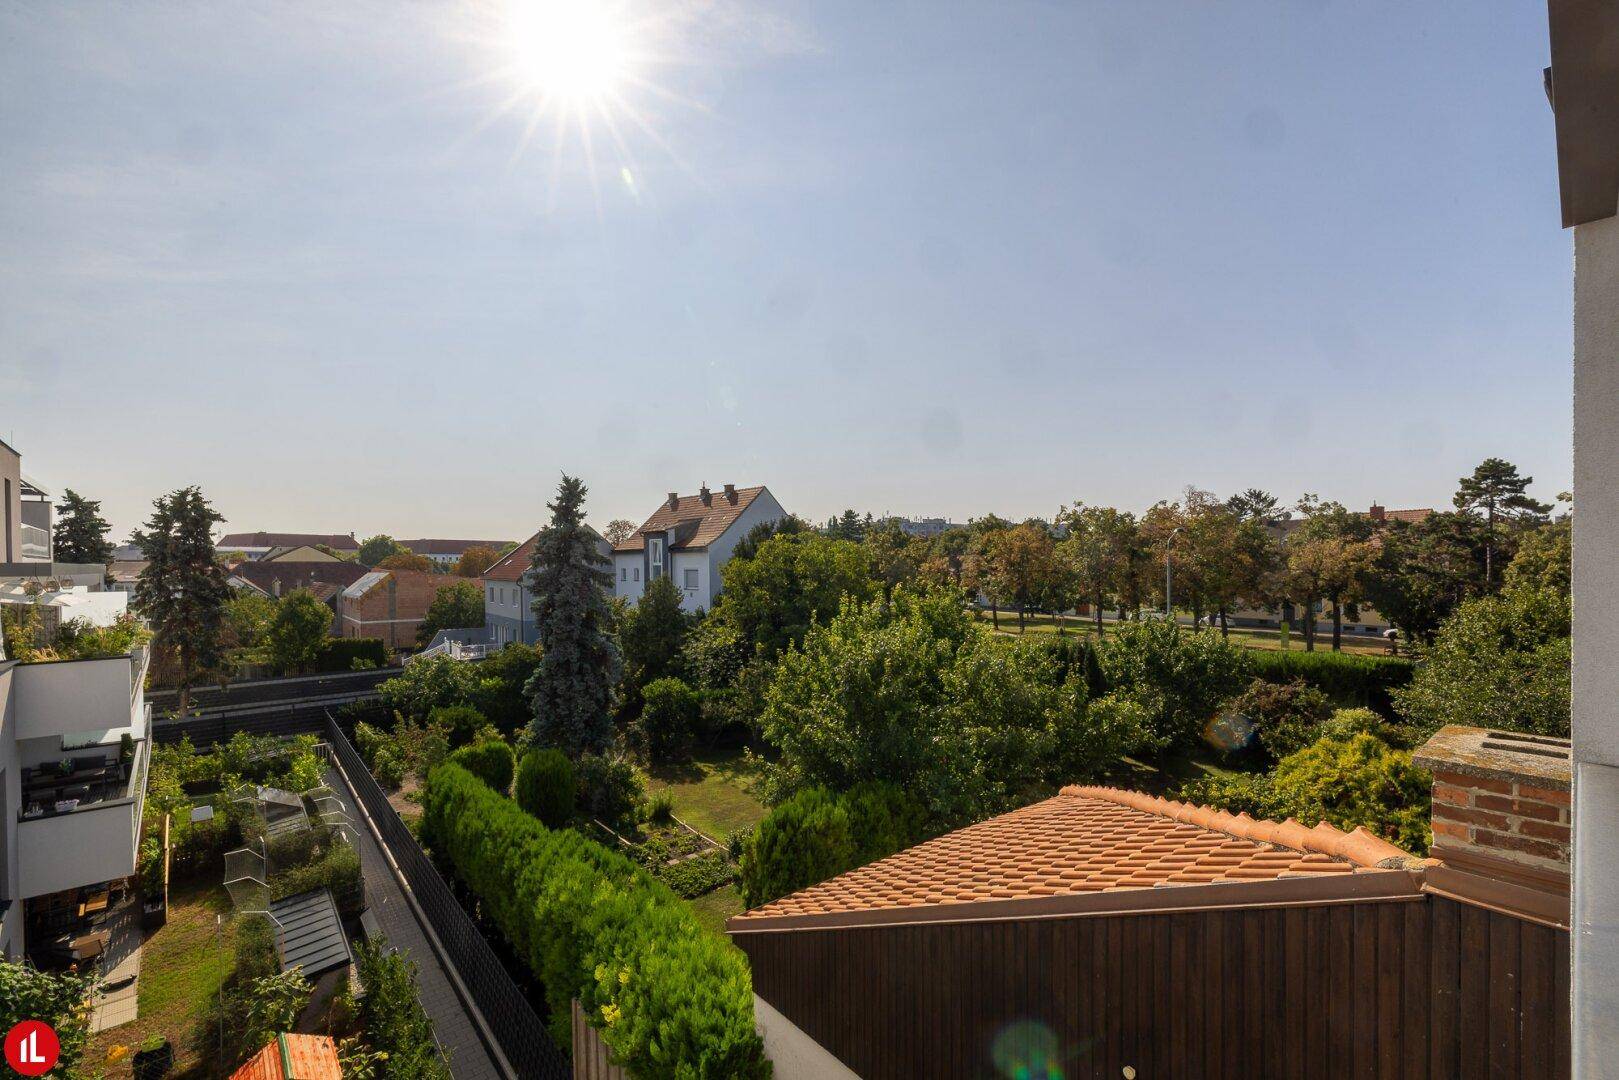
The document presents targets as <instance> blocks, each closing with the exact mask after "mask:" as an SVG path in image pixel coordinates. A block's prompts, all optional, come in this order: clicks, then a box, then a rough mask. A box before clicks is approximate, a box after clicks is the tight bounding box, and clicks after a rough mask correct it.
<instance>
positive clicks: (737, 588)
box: [709, 533, 876, 659]
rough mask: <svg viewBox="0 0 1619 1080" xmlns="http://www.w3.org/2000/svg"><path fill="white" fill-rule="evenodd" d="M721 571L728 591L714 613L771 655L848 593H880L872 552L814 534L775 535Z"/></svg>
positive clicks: (831, 611)
mask: <svg viewBox="0 0 1619 1080" xmlns="http://www.w3.org/2000/svg"><path fill="white" fill-rule="evenodd" d="M721 576H722V578H723V580H724V583H725V590H724V592H722V593H721V594H720V600H719V602H718V603H716V604H715V605H714V610H713V611H712V612H711V613H710V616H709V618H710V619H711V620H712V619H719V620H721V621H722V622H726V623H729V624H730V625H732V626H734V627H736V628H737V630H738V631H740V632H741V634H742V637H743V639H744V640H745V641H746V642H747V643H748V645H749V646H750V651H754V650H757V651H758V652H760V653H762V654H763V655H764V657H765V658H766V659H772V658H774V657H775V656H777V655H779V654H780V653H781V651H782V650H783V649H785V648H787V647H788V646H789V645H791V644H792V643H793V642H795V641H800V640H802V639H803V637H804V634H805V632H806V631H807V630H808V629H809V627H810V624H811V623H812V622H814V621H816V620H818V619H819V620H825V619H829V618H831V617H832V616H833V615H834V614H836V613H837V611H838V607H839V605H840V604H841V603H842V602H843V598H844V597H845V596H852V597H854V598H856V599H858V600H865V599H867V598H869V597H871V596H873V595H875V593H876V582H875V581H874V580H873V577H872V572H871V554H870V552H868V551H867V550H866V549H865V548H864V547H862V546H861V545H860V544H857V543H855V542H853V541H850V540H834V539H830V538H828V537H825V536H820V535H817V534H814V533H794V534H789V535H778V536H773V537H771V538H770V539H769V540H766V541H765V542H764V543H762V544H760V545H759V550H758V552H757V554H755V555H754V557H753V558H751V559H738V558H732V559H731V561H730V562H728V563H726V564H725V567H724V569H723V570H722V571H721Z"/></svg>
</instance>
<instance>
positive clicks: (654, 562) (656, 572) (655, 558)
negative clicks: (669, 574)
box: [647, 536, 663, 581]
mask: <svg viewBox="0 0 1619 1080" xmlns="http://www.w3.org/2000/svg"><path fill="white" fill-rule="evenodd" d="M647 555H648V556H649V558H650V560H651V569H650V571H649V572H648V574H647V576H648V577H649V578H650V579H651V580H653V581H656V580H657V579H658V578H660V577H662V576H663V537H661V536H654V537H653V538H652V539H651V540H648V541H647Z"/></svg>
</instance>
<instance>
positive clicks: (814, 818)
mask: <svg viewBox="0 0 1619 1080" xmlns="http://www.w3.org/2000/svg"><path fill="white" fill-rule="evenodd" d="M924 831H925V829H924V814H923V811H922V809H921V807H920V806H919V805H918V804H917V803H915V802H914V801H913V800H911V799H909V798H908V797H907V796H906V795H905V793H904V792H903V791H901V790H900V789H899V788H897V787H895V786H893V785H892V784H880V783H868V784H857V785H856V786H854V787H852V788H850V789H849V790H848V791H846V792H844V793H843V794H842V795H834V794H832V793H831V792H830V791H828V790H827V789H826V788H822V787H814V788H806V789H804V790H803V791H801V792H799V793H798V794H797V795H794V796H793V797H792V798H790V799H787V800H785V801H784V802H782V803H781V804H780V805H779V806H777V807H776V808H775V809H774V810H772V811H771V812H770V813H769V815H767V816H766V817H765V819H764V820H763V821H761V822H760V823H759V827H758V829H756V830H755V831H754V834H753V836H752V837H750V838H749V839H748V840H747V841H746V842H745V843H744V845H743V850H742V875H741V877H742V900H743V903H745V904H747V906H748V907H750V908H756V907H758V906H759V905H761V904H768V903H769V902H770V901H772V900H777V899H780V898H781V897H783V896H786V895H787V894H788V893H792V892H797V891H798V890H799V889H802V888H805V887H807V886H810V885H814V884H815V883H817V882H820V881H825V880H826V879H827V878H831V877H836V876H837V875H839V874H841V873H843V872H844V871H846V870H853V869H854V868H855V867H857V866H864V865H866V864H867V863H870V862H875V861H877V860H878V859H881V858H884V857H886V856H889V855H892V854H893V853H894V852H896V851H899V850H900V849H901V848H905V847H909V846H910V845H912V844H914V843H917V842H918V841H920V840H921V839H922V838H923V835H924Z"/></svg>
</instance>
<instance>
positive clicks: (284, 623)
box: [264, 589, 332, 671]
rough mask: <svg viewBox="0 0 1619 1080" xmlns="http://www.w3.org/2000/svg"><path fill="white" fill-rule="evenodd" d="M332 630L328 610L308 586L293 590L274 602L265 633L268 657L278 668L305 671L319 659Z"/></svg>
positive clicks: (330, 613) (329, 611)
mask: <svg viewBox="0 0 1619 1080" xmlns="http://www.w3.org/2000/svg"><path fill="white" fill-rule="evenodd" d="M331 631H332V609H331V608H329V607H327V606H326V603H325V601H323V600H321V599H320V597H318V596H316V595H315V594H314V593H312V592H310V591H309V590H308V589H294V590H293V591H292V592H290V593H288V594H287V595H286V596H283V597H282V598H281V602H280V603H279V604H277V605H276V609H275V618H273V619H272V620H271V621H270V626H269V629H268V630H267V631H266V632H265V635H264V638H265V645H266V646H268V648H269V653H270V659H271V661H272V662H273V663H274V664H275V665H276V667H278V668H280V669H281V670H282V671H306V670H308V668H309V666H310V665H311V664H313V663H314V662H315V661H316V660H318V659H319V658H320V654H321V650H322V649H323V648H325V646H326V641H327V639H328V638H329V637H330V636H331Z"/></svg>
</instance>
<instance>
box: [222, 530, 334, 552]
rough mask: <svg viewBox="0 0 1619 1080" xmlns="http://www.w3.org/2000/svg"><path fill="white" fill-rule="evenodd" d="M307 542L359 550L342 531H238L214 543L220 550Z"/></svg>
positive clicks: (227, 534) (285, 545)
mask: <svg viewBox="0 0 1619 1080" xmlns="http://www.w3.org/2000/svg"><path fill="white" fill-rule="evenodd" d="M303 544H308V545H309V546H310V547H314V546H315V545H316V544H325V545H326V546H327V547H329V548H334V549H336V550H338V551H359V550H360V544H359V542H358V541H357V540H355V539H354V537H353V536H345V535H343V534H342V533H279V532H240V533H226V534H225V535H224V536H221V537H220V538H219V540H218V541H217V542H216V543H215V544H214V547H215V548H216V549H218V550H221V551H228V550H230V549H231V548H272V547H299V546H301V545H303Z"/></svg>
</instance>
